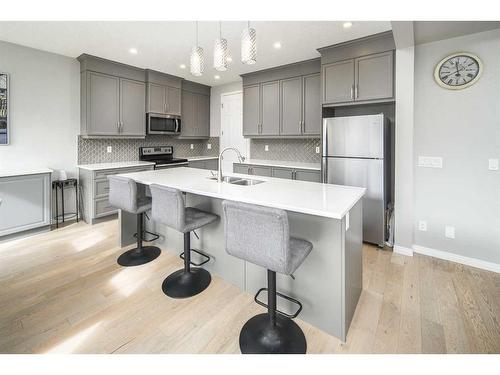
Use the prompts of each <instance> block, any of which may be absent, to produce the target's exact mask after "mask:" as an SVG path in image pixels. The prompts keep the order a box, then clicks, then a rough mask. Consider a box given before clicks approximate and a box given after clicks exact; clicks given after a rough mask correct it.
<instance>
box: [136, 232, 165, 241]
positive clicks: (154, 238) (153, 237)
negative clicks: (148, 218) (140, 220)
mask: <svg viewBox="0 0 500 375" xmlns="http://www.w3.org/2000/svg"><path fill="white" fill-rule="evenodd" d="M142 233H143V235H142V240H143V241H144V242H153V241H156V240H157V239H158V238H160V235H159V234H156V233H152V232H150V231H147V230H145V231H143V232H142ZM145 234H147V235H149V236H151V237H150V238H149V239H148V238H146V236H145ZM134 238H137V233H134Z"/></svg>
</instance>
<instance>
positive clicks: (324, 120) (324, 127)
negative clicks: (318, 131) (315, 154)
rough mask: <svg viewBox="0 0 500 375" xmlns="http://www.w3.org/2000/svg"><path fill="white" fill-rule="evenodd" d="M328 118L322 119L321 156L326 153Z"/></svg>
mask: <svg viewBox="0 0 500 375" xmlns="http://www.w3.org/2000/svg"><path fill="white" fill-rule="evenodd" d="M327 121H328V119H326V118H325V119H323V153H322V156H327V155H328V124H327Z"/></svg>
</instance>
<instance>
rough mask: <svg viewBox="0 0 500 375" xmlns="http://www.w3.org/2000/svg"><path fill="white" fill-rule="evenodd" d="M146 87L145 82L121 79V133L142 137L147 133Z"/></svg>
mask: <svg viewBox="0 0 500 375" xmlns="http://www.w3.org/2000/svg"><path fill="white" fill-rule="evenodd" d="M145 89H146V86H145V84H144V82H138V81H133V80H129V79H123V78H121V79H120V127H119V134H120V135H125V136H138V137H140V136H143V135H144V134H145V131H146V117H145V113H146V105H145V100H146V96H145V95H146V94H145V93H146V91H145Z"/></svg>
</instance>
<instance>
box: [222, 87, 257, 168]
mask: <svg viewBox="0 0 500 375" xmlns="http://www.w3.org/2000/svg"><path fill="white" fill-rule="evenodd" d="M236 94H241V100H242V103H241V105H242V112H241V113H242V116H241V136H242V137H243V90H236V91H229V92H223V93H222V94H220V103H221V108H220V110H221V116H220V139H221V142H220V145H221V146H222V136H223V130H224V129H223V127H222V126H223V122H222V100H223V99H224V97H225V96H231V95H236ZM243 138H244V137H243ZM244 139H245V144H246V147H245V150H244V151H245V152H244V154H245V155H246V157H247V159H249V158H250V140H249V139H248V138H244ZM220 150H222V147H220Z"/></svg>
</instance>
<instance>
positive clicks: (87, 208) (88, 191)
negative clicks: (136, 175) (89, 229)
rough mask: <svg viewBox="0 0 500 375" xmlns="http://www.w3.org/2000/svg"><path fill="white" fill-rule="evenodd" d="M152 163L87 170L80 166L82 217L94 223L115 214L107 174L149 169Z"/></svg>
mask: <svg viewBox="0 0 500 375" xmlns="http://www.w3.org/2000/svg"><path fill="white" fill-rule="evenodd" d="M153 169H154V165H153V164H151V165H146V166H137V167H124V168H113V169H104V170H103V169H100V170H89V169H85V168H80V172H79V178H80V190H81V193H82V195H83V199H82V204H83V210H82V217H83V220H85V222H86V223H88V224H94V223H95V221H96V220H97V219H100V218H103V217H106V216H109V215H113V214H116V213H117V212H118V209H116V208H115V207H113V206H111V205H110V204H109V199H108V198H109V181H108V176H110V175H114V174H121V173H133V172H142V171H150V170H153Z"/></svg>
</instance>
